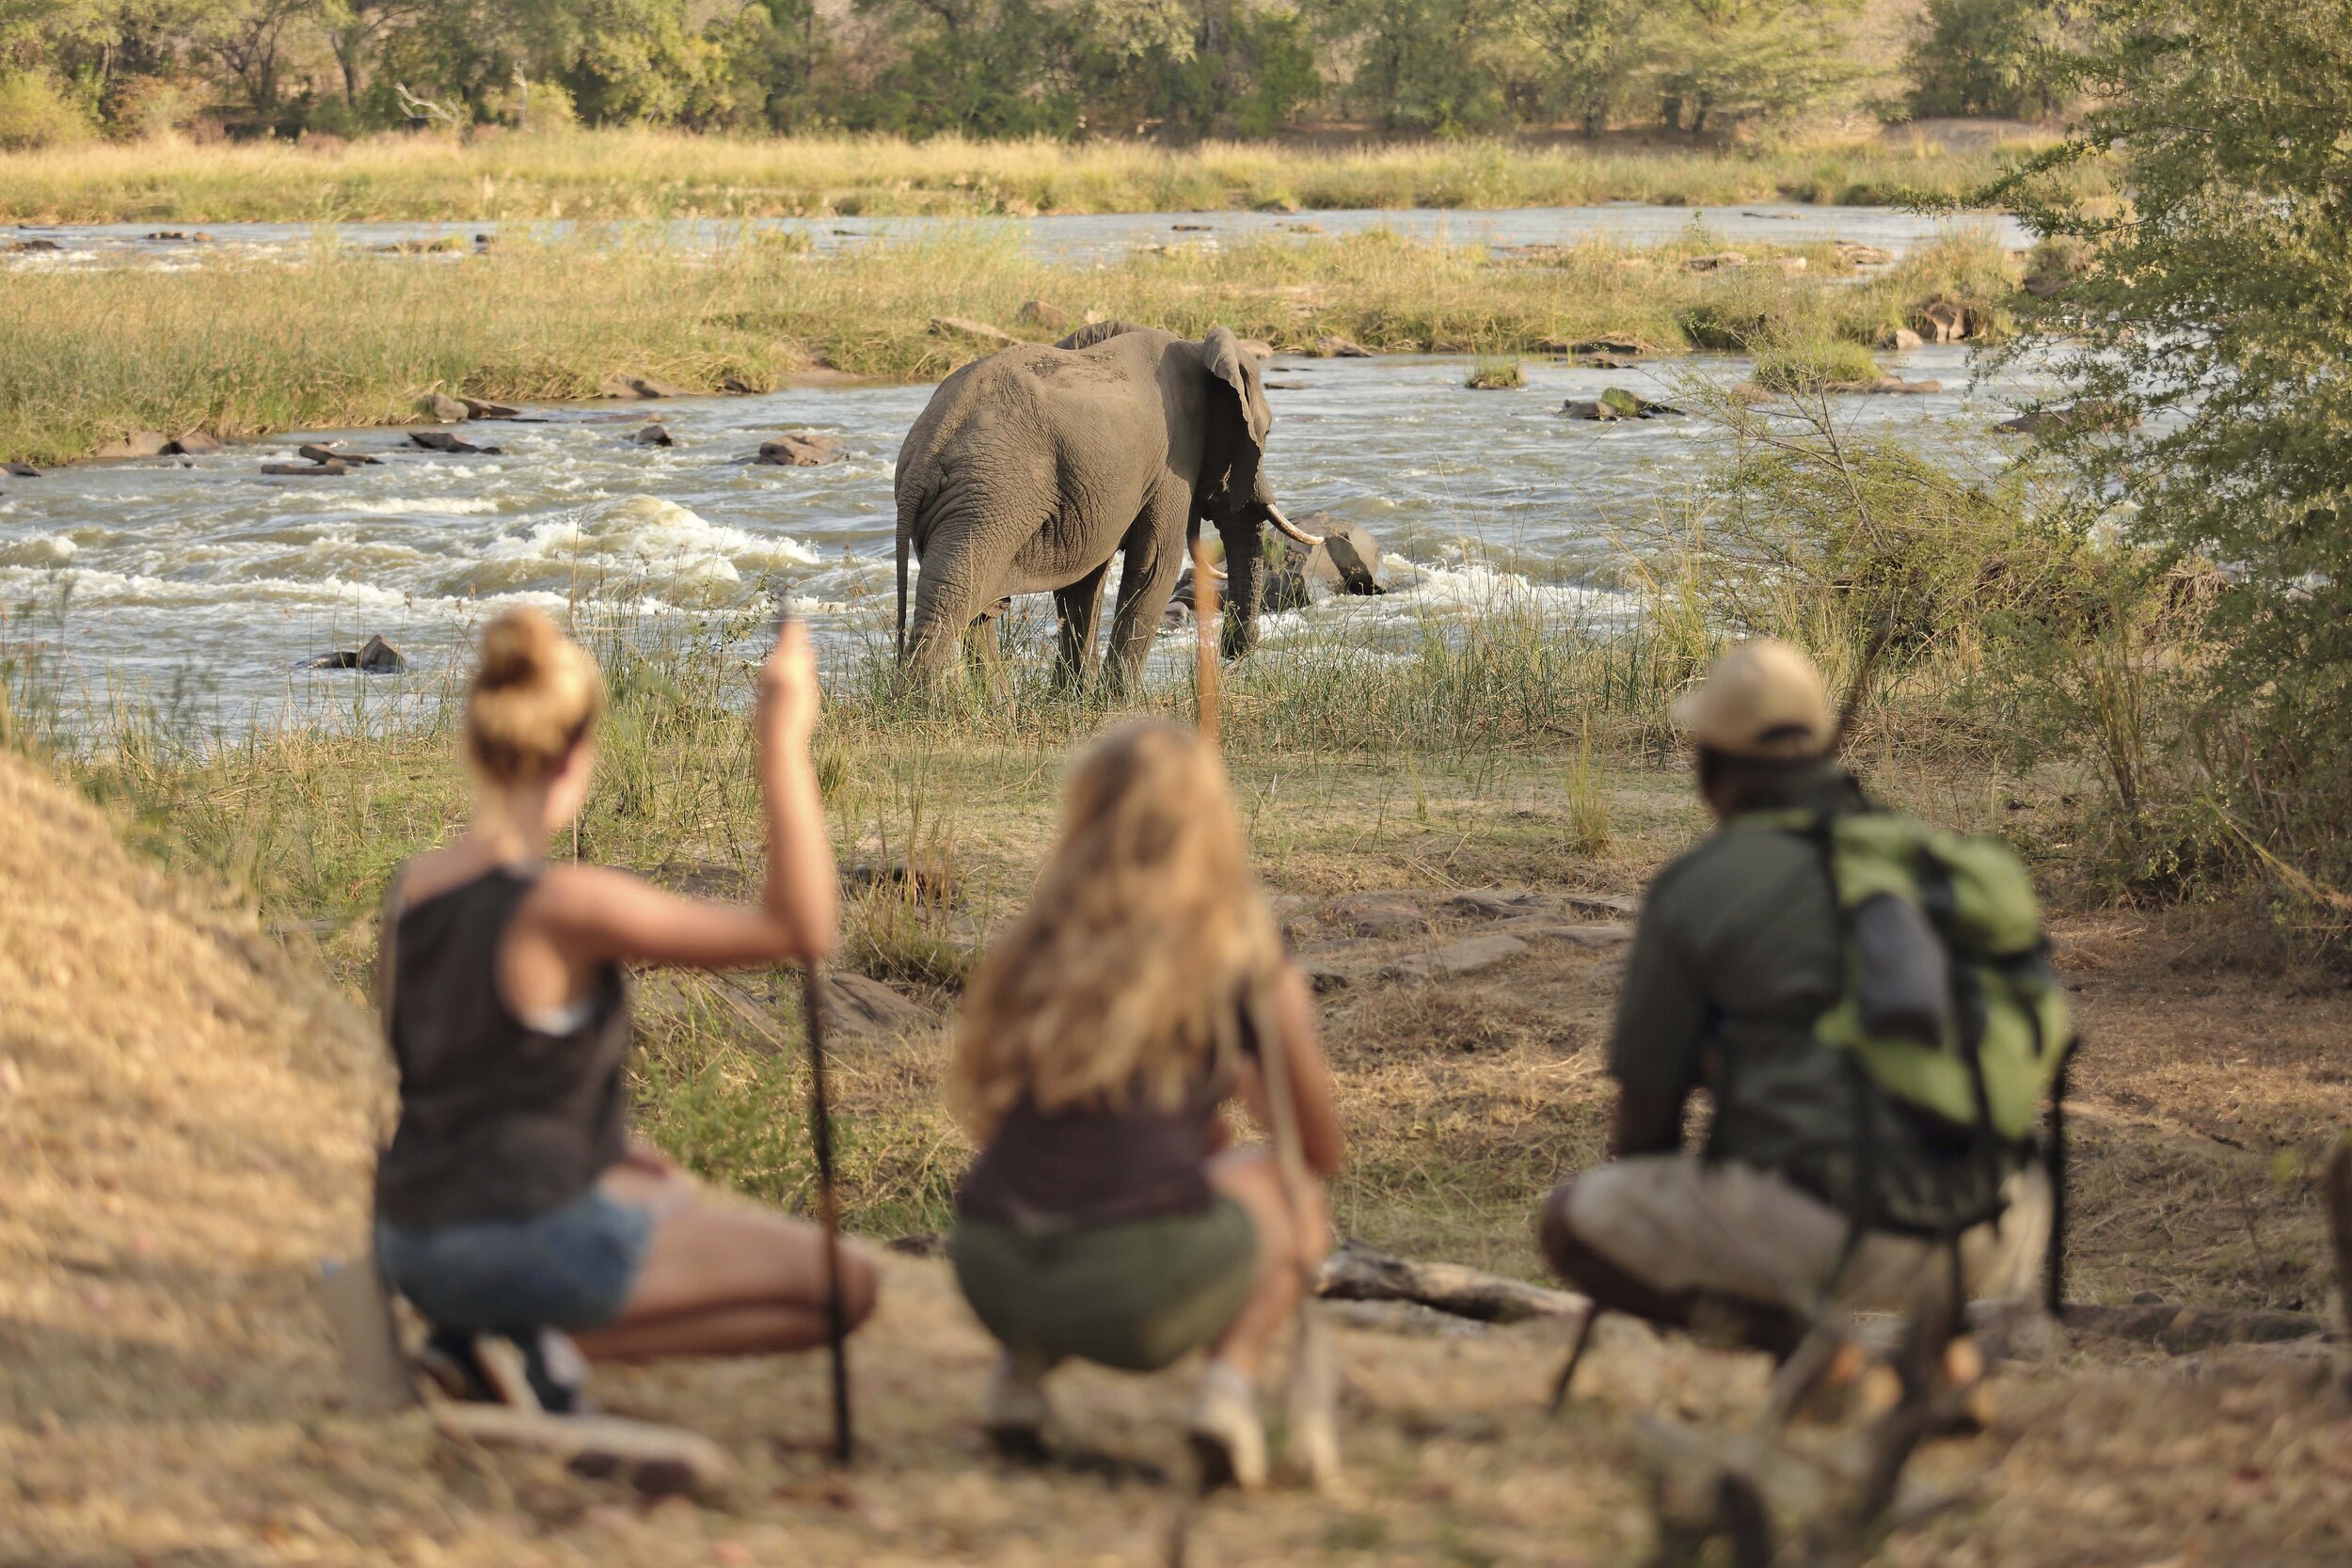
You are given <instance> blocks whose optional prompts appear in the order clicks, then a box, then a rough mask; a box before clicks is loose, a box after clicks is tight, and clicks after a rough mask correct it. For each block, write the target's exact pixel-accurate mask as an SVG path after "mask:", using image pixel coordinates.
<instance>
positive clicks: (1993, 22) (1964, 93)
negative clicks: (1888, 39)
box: [1903, 0, 2075, 117]
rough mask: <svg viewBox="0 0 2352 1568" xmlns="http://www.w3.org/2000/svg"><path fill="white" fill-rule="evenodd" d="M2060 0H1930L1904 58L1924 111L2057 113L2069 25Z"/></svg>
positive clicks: (2066, 9)
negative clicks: (2060, 78)
mask: <svg viewBox="0 0 2352 1568" xmlns="http://www.w3.org/2000/svg"><path fill="white" fill-rule="evenodd" d="M2073 10H2074V8H2073V7H2071V6H2068V5H2066V4H2064V3H2063V0H1928V5H1927V8H1926V10H1925V11H1923V12H1922V13H1921V14H1920V17H1919V23H1918V33H1917V36H1916V38H1915V40H1914V41H1913V43H1912V46H1911V49H1910V52H1909V53H1908V54H1907V55H1905V56H1904V60H1903V64H1904V67H1905V69H1906V70H1908V71H1910V73H1911V78H1912V80H1913V81H1914V82H1915V84H1917V86H1916V87H1915V91H1914V93H1913V99H1912V101H1913V103H1914V105H1915V107H1916V108H1917V109H1918V111H1919V112H1920V113H1921V114H1929V115H2007V116H2010V117H2019V116H2025V115H2049V114H2055V113H2057V112H2058V108H2059V90H2058V82H2059V77H2060V75H2061V74H2062V72H2063V61H2062V60H2061V58H2060V55H2061V54H2062V52H2063V51H2064V50H2065V49H2066V48H2067V46H2068V43H2069V40H2070V37H2071V35H2072V34H2073V32H2074V30H2075V29H2074V28H2073V27H2071V26H2070V23H2071V22H2072V21H2073V18H2072V16H2071V14H2070V13H2071V12H2072V11H2073Z"/></svg>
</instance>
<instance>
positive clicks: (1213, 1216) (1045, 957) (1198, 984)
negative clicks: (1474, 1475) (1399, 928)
mask: <svg viewBox="0 0 2352 1568" xmlns="http://www.w3.org/2000/svg"><path fill="white" fill-rule="evenodd" d="M1253 1019H1262V1020H1265V1021H1267V1022H1268V1023H1269V1025H1270V1027H1271V1028H1272V1029H1274V1030H1278V1031H1279V1036H1280V1038H1279V1046H1280V1050H1279V1053H1274V1054H1275V1055H1276V1057H1277V1059H1279V1061H1280V1062H1281V1063H1282V1065H1283V1068H1284V1070H1285V1074H1286V1076H1287V1078H1288V1079H1289V1081H1290V1083H1291V1085H1292V1101H1293V1103H1294V1104H1295V1107H1296V1113H1297V1119H1298V1129H1299V1133H1300V1142H1301V1144H1302V1146H1303V1150H1304V1153H1305V1155H1306V1160H1307V1164H1308V1166H1309V1167H1310V1169H1311V1171H1312V1172H1313V1173H1314V1174H1315V1176H1317V1177H1318V1178H1320V1177H1325V1176H1328V1175H1329V1174H1331V1173H1332V1172H1333V1171H1335V1170H1337V1169H1338V1168H1339V1165H1340V1159H1341V1137H1340V1128H1339V1122H1338V1118H1337V1117H1336V1115H1335V1113H1334V1111H1333V1108H1332V1103H1331V1082H1330V1073H1329V1070H1328V1069H1327V1067H1326V1066H1325V1063H1324V1057H1323V1048H1322V1042H1321V1038H1320V1036H1319V1032H1318V1031H1317V1029H1316V1025H1315V1012H1314V1000H1313V995H1312V992H1311V990H1310V989H1309V987H1308V985H1307V981H1306V977H1305V976H1304V975H1303V974H1300V972H1299V971H1298V969H1297V967H1296V966H1295V965H1294V964H1292V963H1291V962H1289V961H1288V960H1287V959H1286V958H1284V956H1283V953H1282V947H1281V941H1280V938H1279V935H1278V933H1277V931H1276V928H1275V924H1274V918H1273V915H1272V913H1271V912H1270V911H1268V910H1267V908H1266V903H1265V899H1264V897H1263V895H1262V894H1261V893H1260V892H1259V889H1258V885H1257V880H1256V879H1255V878H1254V877H1253V876H1252V875H1251V873H1250V869H1249V864H1248V859H1247V857H1246V854H1245V852H1244V848H1243V843H1242V834H1241V827H1240V823H1239V821H1238V820H1237V819H1236V817H1235V816H1234V812H1233V804H1232V797H1231V795H1230V794H1229V793H1228V791H1227V788H1226V782H1225V775H1224V771H1223V769H1222V768H1220V767H1219V766H1218V764H1217V761H1216V755H1215V753H1214V752H1211V751H1210V750H1209V749H1208V748H1207V747H1206V746H1204V745H1202V744H1201V742H1200V739H1199V738H1198V737H1197V736H1194V735H1193V733H1192V732H1191V731H1189V730H1185V729H1181V728H1178V727H1177V726H1175V725H1172V724H1168V723H1161V722H1147V723H1141V724H1136V725H1135V726H1133V727H1131V728H1128V729H1123V730H1120V731H1119V732H1117V733H1115V734H1113V735H1112V736H1109V737H1107V738H1105V739H1104V740H1102V741H1100V742H1098V743H1096V744H1095V745H1094V746H1093V747H1092V748H1090V749H1089V751H1087V752H1085V753H1084V754H1083V755H1082V756H1081V757H1080V758H1079V760H1078V762H1077V763H1076V765H1075V767H1074V768H1073V770H1072V772H1071V775H1070V779H1069V782H1068V784H1067V786H1066V789H1065V793H1064V815H1063V821H1062V829H1061V838H1060V842H1059V843H1058V844H1057V846H1056V847H1055V850H1054V853H1053V856H1052V858H1051V859H1050V860H1049V861H1048V862H1047V863H1046V866H1045V870H1044V874H1043V875H1042V876H1041V878H1040V879H1039V880H1038V885H1037V892H1036V894H1035V895H1034V897H1033V898H1032V899H1031V901H1030V904H1029V908H1028V910H1027V911H1026V912H1025V914H1024V915H1023V916H1022V917H1021V919H1020V921H1019V923H1018V924H1017V925H1016V926H1015V927H1013V929H1012V931H1011V932H1010V933H1009V935H1008V936H1006V937H1005V938H1004V939H1003V940H1001V941H999V942H997V943H996V944H995V945H994V946H993V949H992V950H991V951H990V954H989V957H988V961H987V962H986V964H985V965H984V966H983V967H982V968H981V970H980V973H979V974H978V975H977V977H976V978H975V980H974V982H973V985H972V988H971V990H970V993H969V994H968V996H967V997H966V999H965V1003H964V1007H963V1012H962V1017H961V1023H960V1028H959V1033H958V1037H957V1042H956V1059H955V1069H954V1081H953V1085H952V1093H953V1094H954V1096H955V1099H956V1101H957V1108H958V1110H959V1112H960V1113H961V1115H962V1117H963V1118H964V1120H965V1122H966V1124H967V1125H968V1126H969V1128H970V1129H971V1131H972V1132H973V1134H974V1136H975V1137H976V1138H977V1139H978V1140H979V1141H980V1142H981V1143H982V1144H983V1146H984V1147H983V1149H982V1152H981V1154H980V1157H979V1159H978V1160H977V1162H975V1163H974V1164H973V1166H972V1169H971V1171H970V1173H969V1174H968V1175H967V1176H966V1177H965V1178H964V1181H963V1185H962V1188H961V1192H960V1193H959V1194H958V1196H957V1221H956V1229H955V1235H954V1242H953V1247H952V1251H953V1256H954V1259H955V1266H956V1276H957V1278H958V1280H959V1281H960V1282H961V1285H962V1287H963V1292H964V1295H965V1297H966V1298H967V1299H968V1300H969V1301H970V1302H971V1304H972V1307H973V1310H974V1311H975V1312H977V1314H978V1315H979V1318H980V1321H981V1322H982V1323H986V1324H987V1325H988V1328H989V1331H990V1332H991V1333H993V1335H994V1336H995V1337H996V1338H997V1339H998V1341H999V1342H1000V1343H1001V1344H1002V1345H1003V1346H1004V1355H1003V1357H1002V1359H1001V1360H1000V1362H999V1363H998V1366H997V1369H996V1372H995V1374H994V1376H993V1378H992V1380H991V1383H990V1386H989V1394H988V1411H987V1421H988V1425H989V1428H990V1431H991V1433H992V1435H993V1436H994V1438H995V1439H996V1441H997V1443H998V1445H999V1447H1000V1448H1004V1449H1008V1450H1009V1451H1015V1452H1033V1451H1036V1450H1038V1449H1041V1445H1042V1440H1043V1439H1042V1432H1043V1428H1044V1425H1045V1422H1046V1419H1047V1414H1048V1413H1047V1409H1046V1404H1045V1398H1044V1391H1043V1379H1044V1375H1045V1373H1046V1372H1047V1371H1048V1370H1050V1369H1051V1368H1052V1367H1054V1366H1055V1364H1056V1363H1057V1362H1060V1361H1063V1360H1066V1359H1071V1358H1073V1357H1074V1358H1077V1359H1080V1360H1087V1361H1093V1362H1097V1363H1099V1364H1101V1365H1104V1366H1108V1367H1116V1368H1120V1369H1124V1370H1133V1371H1152V1370H1159V1369H1161V1368H1164V1367H1167V1366H1168V1365H1170V1364H1171V1363H1173V1362H1174V1361H1176V1360H1177V1359H1178V1358H1179V1357H1181V1356H1183V1355H1184V1354H1185V1353H1187V1352H1189V1351H1192V1350H1194V1349H1197V1348H1200V1347H1203V1346H1205V1347H1207V1349H1208V1352H1209V1357H1210V1358H1209V1363H1208V1366H1207V1368H1206V1370H1205V1371H1204V1373H1203V1375H1202V1378H1201V1381H1200V1389H1199V1393H1198V1396H1197V1398H1196V1400H1195V1402H1194V1404H1193V1407H1192V1413H1191V1416H1190V1418H1189V1429H1190V1434H1191V1437H1192V1440H1193V1443H1194V1446H1195V1449H1196V1450H1197V1451H1198V1452H1199V1453H1200V1457H1201V1459H1202V1462H1203V1464H1204V1466H1205V1467H1206V1469H1207V1472H1208V1474H1209V1476H1210V1478H1211V1479H1212V1480H1213V1481H1237V1482H1239V1483H1240V1484H1242V1485H1245V1486H1255V1485H1258V1484H1260V1483H1261V1482H1262V1481H1263V1479H1264V1476H1265V1468H1266V1459H1265V1435H1264V1430H1263V1426H1262V1425H1261V1424H1260V1419H1259V1415H1258V1408H1257V1380H1258V1373H1259V1369H1260V1367H1261V1365H1262V1364H1263V1361H1264V1358H1265V1354H1266V1350H1267V1347H1268V1345H1269V1343H1270V1341H1271V1340H1272V1339H1273V1338H1274V1337H1275V1335H1276V1334H1277V1332H1278V1331H1279V1329H1280V1328H1281V1326H1282V1324H1283V1323H1284V1321H1285V1320H1286V1319H1287V1318H1288V1317H1289V1315H1290V1314H1291V1311H1292V1309H1293V1308H1294V1307H1295V1305H1296V1304H1297V1301H1298V1296H1299V1292H1300V1291H1301V1290H1302V1288H1303V1268H1302V1265H1303V1266H1305V1267H1311V1265H1312V1264H1313V1263H1315V1262H1317V1261H1319V1260H1320V1259H1321V1258H1322V1257H1323V1254H1324V1252H1325V1251H1326V1250H1327V1245H1328V1235H1327V1225H1326V1221H1325V1217H1324V1207H1323V1196H1322V1188H1321V1183H1320V1181H1316V1182H1314V1183H1311V1190H1310V1192H1309V1193H1308V1194H1306V1195H1305V1197H1306V1201H1305V1202H1304V1204H1303V1205H1301V1206H1300V1207H1301V1209H1302V1211H1303V1212H1293V1204H1292V1203H1291V1201H1290V1199H1289V1198H1288V1196H1286V1195H1285V1193H1284V1190H1283V1185H1282V1182H1281V1180H1280V1178H1279V1175H1278V1173H1277V1170H1276V1166H1275V1162H1274V1160H1273V1158H1272V1156H1271V1154H1270V1153H1269V1152H1268V1151H1267V1150H1265V1149H1263V1148H1230V1147H1228V1144H1229V1134H1228V1132H1227V1130H1226V1127H1225V1122H1224V1118H1223V1112H1222V1109H1221V1108H1222V1106H1223V1105H1224V1104H1225V1103H1226V1102H1227V1101H1240V1102H1241V1104H1243V1105H1244V1106H1246V1107H1248V1109H1249V1111H1250V1112H1251V1113H1252V1114H1253V1115H1254V1116H1255V1117H1257V1119H1258V1121H1259V1123H1260V1125H1262V1126H1264V1125H1271V1123H1270V1122H1269V1120H1268V1116H1267V1110H1266V1104H1265V1098H1264V1081H1263V1078H1262V1077H1261V1075H1260V1074H1261V1062H1262V1059H1263V1058H1262V1056H1261V1052H1260V1042H1259V1040H1258V1038H1257V1036H1256V1033H1255V1029H1254V1027H1253V1023H1252V1020H1253Z"/></svg>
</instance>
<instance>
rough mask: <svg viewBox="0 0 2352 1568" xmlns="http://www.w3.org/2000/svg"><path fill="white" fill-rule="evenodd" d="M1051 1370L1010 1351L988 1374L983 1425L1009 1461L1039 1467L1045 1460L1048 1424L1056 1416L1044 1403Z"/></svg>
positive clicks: (993, 1442) (981, 1419) (989, 1437)
mask: <svg viewBox="0 0 2352 1568" xmlns="http://www.w3.org/2000/svg"><path fill="white" fill-rule="evenodd" d="M1047 1370H1049V1369H1048V1368H1047V1367H1046V1366H1044V1365H1042V1364H1041V1363H1039V1362H1036V1361H1032V1360H1030V1359H1028V1358H1027V1357H1025V1356H1019V1355H1015V1354H1013V1353H1012V1352H1010V1351H1007V1352H1005V1353H1004V1354H1001V1355H999V1356H998V1357H997V1358H996V1365H995V1367H994V1368H993V1370H991V1371H990V1372H989V1374H988V1392H987V1394H986V1395H985V1396H984V1398H983V1401H982V1406H981V1408H982V1415H981V1418H980V1424H981V1425H982V1426H984V1427H985V1428H987V1430H988V1440H989V1441H990V1442H991V1443H992V1444H993V1445H995V1449H996V1451H997V1452H998V1453H1000V1454H1003V1455H1004V1456H1005V1457H1006V1458H1008V1459H1018V1460H1023V1461H1025V1462H1027V1463H1030V1464H1036V1463H1038V1462H1039V1461H1041V1460H1042V1459H1044V1457H1045V1423H1046V1422H1047V1421H1049V1420H1051V1419H1052V1418H1053V1415H1054V1412H1053V1407H1052V1406H1051V1405H1049V1404H1048V1403H1046V1402H1045V1374H1046V1372H1047Z"/></svg>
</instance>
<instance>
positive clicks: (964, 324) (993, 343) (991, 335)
mask: <svg viewBox="0 0 2352 1568" xmlns="http://www.w3.org/2000/svg"><path fill="white" fill-rule="evenodd" d="M931 330H932V331H933V332H936V333H939V334H941V335H942V336H943V337H950V338H969V339H971V340H972V341H974V342H976V343H986V344H988V345H989V346H990V347H991V348H1010V347H1011V346H1012V345H1013V344H1015V343H1017V342H1019V341H1021V340H1020V339H1018V338H1016V337H1014V336H1013V335H1012V334H1011V333H1009V332H1008V331H1006V330H1005V329H1004V328H1003V327H1001V326H991V325H988V323H986V322H976V321H974V320H973V319H972V318H971V317H969V316H933V317H932V318H931Z"/></svg>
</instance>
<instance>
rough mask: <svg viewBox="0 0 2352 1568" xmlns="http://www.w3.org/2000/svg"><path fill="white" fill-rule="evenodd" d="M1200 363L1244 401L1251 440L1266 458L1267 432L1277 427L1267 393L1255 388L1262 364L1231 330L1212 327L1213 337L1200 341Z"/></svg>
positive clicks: (1244, 410) (1242, 411)
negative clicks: (1267, 403) (1260, 364)
mask: <svg viewBox="0 0 2352 1568" xmlns="http://www.w3.org/2000/svg"><path fill="white" fill-rule="evenodd" d="M1200 363H1201V365H1202V366H1203V367H1204V368H1205V369H1206V370H1207V371H1208V372H1209V374H1210V376H1211V377H1212V378H1213V379H1215V380H1217V381H1221V382H1223V383H1225V385H1226V386H1228V387H1230V388H1232V390H1233V396H1234V397H1236V398H1238V399H1239V400H1240V401H1241V408H1240V413H1241V417H1242V422H1243V423H1244V424H1246V425H1248V427H1249V439H1250V442H1251V444H1253V445H1254V446H1256V447H1257V449H1258V455H1259V456H1260V457H1261V458H1263V456H1264V455H1265V438H1266V433H1267V432H1268V431H1270V430H1271V429H1273V427H1274V416H1273V414H1272V413H1271V412H1270V411H1269V410H1268V409H1267V407H1266V402H1265V394H1264V392H1263V391H1261V390H1259V389H1258V388H1257V387H1256V385H1255V383H1256V381H1257V378H1258V361H1257V359H1256V357H1255V356H1252V355H1251V354H1250V353H1249V351H1248V349H1245V348H1243V347H1242V346H1241V340H1240V339H1238V338H1236V337H1234V336H1233V334H1232V329H1231V328H1229V327H1223V326H1212V327H1211V328H1209V335H1208V336H1207V337H1205V338H1203V339H1201V340H1200Z"/></svg>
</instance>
